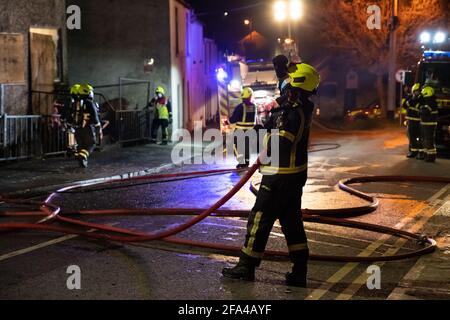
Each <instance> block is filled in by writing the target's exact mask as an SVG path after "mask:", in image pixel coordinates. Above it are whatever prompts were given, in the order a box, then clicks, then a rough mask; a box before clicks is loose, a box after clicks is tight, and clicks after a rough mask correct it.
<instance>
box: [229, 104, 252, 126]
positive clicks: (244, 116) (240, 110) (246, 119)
mask: <svg viewBox="0 0 450 320" xmlns="http://www.w3.org/2000/svg"><path fill="white" fill-rule="evenodd" d="M256 113H257V110H256V105H255V104H253V103H250V104H247V103H245V102H243V103H241V104H240V105H238V106H237V107H236V109H235V110H234V113H233V115H232V116H231V119H230V123H231V124H236V129H241V130H251V129H253V128H254V127H255V124H256Z"/></svg>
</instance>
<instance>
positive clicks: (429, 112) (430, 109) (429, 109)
mask: <svg viewBox="0 0 450 320" xmlns="http://www.w3.org/2000/svg"><path fill="white" fill-rule="evenodd" d="M438 117H439V111H438V106H437V102H436V98H435V97H430V98H426V99H423V101H422V103H421V106H420V123H421V125H422V126H437V124H438Z"/></svg>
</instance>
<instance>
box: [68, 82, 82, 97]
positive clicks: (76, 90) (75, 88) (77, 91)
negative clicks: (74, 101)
mask: <svg viewBox="0 0 450 320" xmlns="http://www.w3.org/2000/svg"><path fill="white" fill-rule="evenodd" d="M80 87H81V86H80V85H79V84H74V85H73V86H72V87H71V88H70V94H71V95H72V96H77V95H79V94H80Z"/></svg>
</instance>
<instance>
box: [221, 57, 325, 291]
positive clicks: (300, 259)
mask: <svg viewBox="0 0 450 320" xmlns="http://www.w3.org/2000/svg"><path fill="white" fill-rule="evenodd" d="M278 67H279V66H278ZM276 68H277V66H276ZM283 68H285V72H286V74H289V76H290V84H289V85H288V86H286V87H285V88H284V90H283V91H284V94H285V95H286V99H282V100H285V102H283V103H282V104H281V105H280V106H279V107H278V108H276V109H274V110H272V114H271V117H270V119H269V121H268V123H267V124H266V129H269V130H274V129H276V130H278V133H279V135H280V147H279V152H280V154H279V159H280V164H279V166H273V164H272V166H271V165H268V166H262V167H261V173H262V174H263V179H262V183H261V188H260V190H259V192H258V197H257V200H256V204H255V207H254V208H253V210H252V213H251V215H250V217H249V221H248V230H247V236H246V240H245V244H244V247H243V249H242V253H241V256H240V260H239V263H238V265H237V266H236V267H234V268H232V269H223V271H222V273H223V275H224V276H225V277H227V278H232V279H241V280H246V281H254V279H255V269H256V268H257V267H258V266H259V265H260V263H261V259H262V258H263V254H264V251H265V248H266V245H267V242H268V239H269V236H270V232H271V230H272V227H273V225H274V223H275V221H276V220H277V219H279V220H280V223H281V227H282V230H283V233H284V235H285V237H286V241H287V244H288V248H289V255H290V259H291V261H292V262H293V264H294V266H293V270H292V272H291V273H288V274H287V275H286V284H287V285H288V286H296V287H306V285H307V280H306V277H307V270H308V259H309V248H308V243H307V237H306V233H305V229H304V224H303V219H302V214H301V197H302V193H303V187H304V186H305V184H306V181H307V171H308V142H309V135H310V129H311V123H312V116H313V110H314V104H313V103H312V102H311V100H310V97H311V96H312V95H313V94H315V93H316V91H317V88H318V86H319V83H320V75H319V74H318V72H317V71H316V70H315V69H314V68H313V67H312V66H310V65H308V64H304V63H301V64H296V65H291V66H289V68H288V66H287V65H285V66H283ZM277 75H278V78H279V79H282V77H280V75H281V76H282V74H279V72H278V70H277ZM268 137H269V139H268V141H267V148H268V155H270V154H271V149H270V145H271V142H270V133H269V136H268Z"/></svg>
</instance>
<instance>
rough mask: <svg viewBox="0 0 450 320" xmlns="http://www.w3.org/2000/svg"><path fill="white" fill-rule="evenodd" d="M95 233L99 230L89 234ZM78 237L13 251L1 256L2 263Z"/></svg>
mask: <svg viewBox="0 0 450 320" xmlns="http://www.w3.org/2000/svg"><path fill="white" fill-rule="evenodd" d="M117 224H118V223H113V224H110V226H114V225H117ZM95 231H97V230H96V229H91V230H89V231H88V232H89V233H92V232H95ZM77 237H78V236H77V235H67V236H64V237H60V238H57V239H53V240H50V241H46V242H43V243H40V244H37V245H34V246H31V247H29V248H25V249H21V250H17V251H13V252H10V253H7V254H4V255H1V256H0V262H2V261H5V260H8V259H11V258H15V257H18V256H21V255H24V254H27V253H31V252H34V251H37V250H39V249H43V248H47V247H50V246H53V245H55V244H58V243H62V242H65V241H68V240H72V239H74V238H77Z"/></svg>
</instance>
